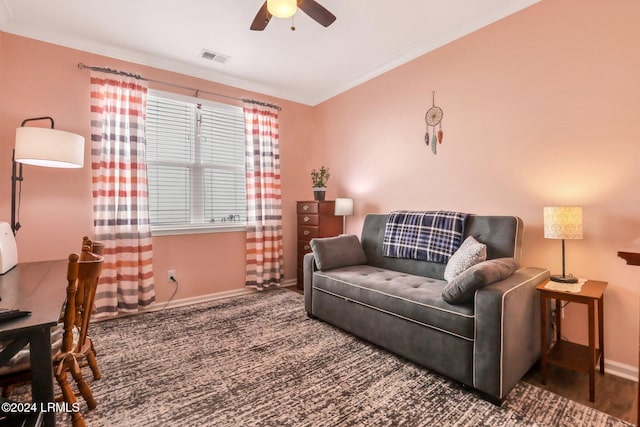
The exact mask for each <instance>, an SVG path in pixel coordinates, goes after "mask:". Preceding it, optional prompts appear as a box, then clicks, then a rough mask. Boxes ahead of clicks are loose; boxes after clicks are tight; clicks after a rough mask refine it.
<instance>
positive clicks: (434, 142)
mask: <svg viewBox="0 0 640 427" xmlns="http://www.w3.org/2000/svg"><path fill="white" fill-rule="evenodd" d="M431 96H432V106H431V108H429V109H428V110H427V114H425V115H424V121H425V122H426V123H427V131H426V132H425V133H424V143H425V144H427V145H429V143H431V151H432V152H433V154H438V144H442V136H443V133H442V116H443V115H444V113H443V112H442V108H440V107H436V93H435V92H431ZM436 128H437V129H438V131H437V132H436ZM430 131H431V136H429V132H430Z"/></svg>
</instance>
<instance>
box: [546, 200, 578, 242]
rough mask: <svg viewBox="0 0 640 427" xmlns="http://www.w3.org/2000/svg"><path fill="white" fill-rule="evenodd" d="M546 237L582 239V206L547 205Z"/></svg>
mask: <svg viewBox="0 0 640 427" xmlns="http://www.w3.org/2000/svg"><path fill="white" fill-rule="evenodd" d="M544 237H545V238H546V239H582V207H580V206H559V207H558V206H555V207H545V208H544Z"/></svg>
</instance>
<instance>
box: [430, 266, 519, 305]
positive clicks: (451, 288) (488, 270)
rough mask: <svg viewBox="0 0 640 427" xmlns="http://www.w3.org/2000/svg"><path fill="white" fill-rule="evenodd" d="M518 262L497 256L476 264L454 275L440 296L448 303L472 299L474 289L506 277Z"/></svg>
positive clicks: (462, 302) (514, 269)
mask: <svg viewBox="0 0 640 427" xmlns="http://www.w3.org/2000/svg"><path fill="white" fill-rule="evenodd" d="M518 268H520V264H519V263H518V261H516V260H515V259H514V258H497V259H491V260H488V261H483V262H481V263H479V264H476V265H474V266H472V267H470V268H469V269H467V270H465V271H464V272H463V273H461V274H459V275H458V276H456V277H455V278H454V279H453V280H451V281H450V282H449V283H447V285H446V286H445V287H444V288H443V289H442V298H443V299H444V300H445V301H447V302H449V303H450V304H465V303H469V302H472V301H473V297H474V295H475V293H476V290H478V289H480V288H482V287H484V286H487V285H490V284H491V283H494V282H497V281H498V280H503V279H506V278H507V277H509V276H511V275H512V274H513V273H514V272H515V271H516V270H517V269H518Z"/></svg>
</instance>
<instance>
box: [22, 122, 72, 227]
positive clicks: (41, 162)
mask: <svg viewBox="0 0 640 427" xmlns="http://www.w3.org/2000/svg"><path fill="white" fill-rule="evenodd" d="M38 120H49V122H50V125H51V127H50V128H43V127H27V126H25V125H26V124H27V123H29V122H33V121H38ZM11 160H12V163H13V164H12V168H11V230H12V231H13V234H14V235H15V234H16V233H17V232H18V230H19V229H20V221H19V217H20V194H21V193H22V181H23V180H24V178H23V176H22V165H23V164H28V165H34V166H44V167H50V168H81V167H82V166H84V138H83V137H82V136H80V135H76V134H75V133H71V132H65V131H61V130H57V129H54V121H53V118H51V117H49V116H45V117H34V118H31V119H25V120H23V121H22V123H21V124H20V127H19V128H18V129H16V142H15V148H14V149H13V156H12V159H11Z"/></svg>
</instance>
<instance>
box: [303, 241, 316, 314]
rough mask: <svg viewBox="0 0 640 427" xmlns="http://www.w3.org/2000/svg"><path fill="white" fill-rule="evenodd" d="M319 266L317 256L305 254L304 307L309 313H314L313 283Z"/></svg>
mask: <svg viewBox="0 0 640 427" xmlns="http://www.w3.org/2000/svg"><path fill="white" fill-rule="evenodd" d="M317 270H318V267H317V266H316V262H315V258H314V256H313V253H308V254H305V255H304V258H303V260H302V271H303V273H302V275H303V284H304V308H305V309H306V310H307V313H308V314H311V315H312V314H313V312H312V308H311V285H312V280H313V272H314V271H317Z"/></svg>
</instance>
